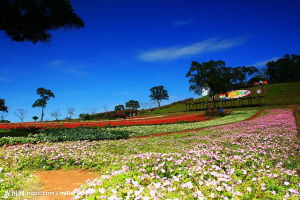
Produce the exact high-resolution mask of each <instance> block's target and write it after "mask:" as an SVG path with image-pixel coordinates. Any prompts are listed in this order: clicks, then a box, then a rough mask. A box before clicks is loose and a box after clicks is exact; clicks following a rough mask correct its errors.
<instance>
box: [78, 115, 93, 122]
mask: <svg viewBox="0 0 300 200" xmlns="http://www.w3.org/2000/svg"><path fill="white" fill-rule="evenodd" d="M79 118H80V119H81V120H83V121H85V120H90V119H91V118H92V117H91V115H90V114H89V113H81V114H80V115H79Z"/></svg>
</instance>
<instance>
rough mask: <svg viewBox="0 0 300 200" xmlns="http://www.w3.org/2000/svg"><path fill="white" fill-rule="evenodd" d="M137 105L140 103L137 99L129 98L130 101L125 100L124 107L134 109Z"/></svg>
mask: <svg viewBox="0 0 300 200" xmlns="http://www.w3.org/2000/svg"><path fill="white" fill-rule="evenodd" d="M139 107H140V104H139V102H138V101H135V100H130V101H128V102H126V108H128V109H132V110H136V109H138V108H139Z"/></svg>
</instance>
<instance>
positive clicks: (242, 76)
mask: <svg viewBox="0 0 300 200" xmlns="http://www.w3.org/2000/svg"><path fill="white" fill-rule="evenodd" d="M256 71H257V69H256V68H254V67H239V68H237V69H235V68H232V67H226V66H225V62H224V61H222V60H219V61H213V60H211V61H209V62H203V63H201V64H200V63H198V62H196V61H193V62H192V64H191V68H190V70H189V71H188V73H187V74H186V77H190V80H189V83H190V88H189V89H190V90H192V91H194V92H195V93H196V94H198V95H201V94H202V91H204V90H208V91H209V96H211V97H212V98H213V102H214V101H215V95H216V94H219V93H223V92H227V91H228V90H231V89H233V87H234V84H235V83H242V82H243V81H245V80H246V78H247V76H249V75H250V74H251V75H252V74H254V73H255V72H256ZM213 105H214V104H213Z"/></svg>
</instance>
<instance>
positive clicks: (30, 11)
mask: <svg viewBox="0 0 300 200" xmlns="http://www.w3.org/2000/svg"><path fill="white" fill-rule="evenodd" d="M82 27H84V22H83V21H82V19H81V18H80V17H78V16H77V14H76V13H74V10H73V8H72V5H71V4H70V1H69V0H1V1H0V30H3V31H5V32H6V34H7V35H8V36H9V37H10V38H11V39H12V40H14V41H30V42H33V43H36V42H39V41H41V42H48V41H49V40H50V38H51V34H50V33H49V31H50V30H57V29H59V28H65V29H72V28H82Z"/></svg>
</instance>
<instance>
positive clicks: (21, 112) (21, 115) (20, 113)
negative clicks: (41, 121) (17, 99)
mask: <svg viewBox="0 0 300 200" xmlns="http://www.w3.org/2000/svg"><path fill="white" fill-rule="evenodd" d="M26 113H27V110H25V109H23V108H19V109H18V110H17V111H16V112H14V115H15V116H16V117H17V118H19V119H20V120H21V122H24V117H25V114H26Z"/></svg>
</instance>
